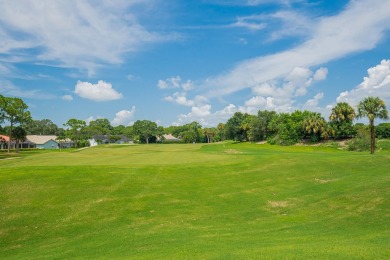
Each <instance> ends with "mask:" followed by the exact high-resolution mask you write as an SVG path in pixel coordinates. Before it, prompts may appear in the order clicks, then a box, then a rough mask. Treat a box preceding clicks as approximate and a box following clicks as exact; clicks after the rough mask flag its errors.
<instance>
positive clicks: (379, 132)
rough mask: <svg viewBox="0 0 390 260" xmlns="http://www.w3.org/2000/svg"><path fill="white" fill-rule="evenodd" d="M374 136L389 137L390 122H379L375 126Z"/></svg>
mask: <svg viewBox="0 0 390 260" xmlns="http://www.w3.org/2000/svg"><path fill="white" fill-rule="evenodd" d="M375 136H376V137H378V138H379V139H386V138H390V123H381V124H379V125H377V126H376V127H375Z"/></svg>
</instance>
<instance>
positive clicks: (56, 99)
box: [0, 0, 390, 126]
mask: <svg viewBox="0 0 390 260" xmlns="http://www.w3.org/2000/svg"><path fill="white" fill-rule="evenodd" d="M0 7H1V8H0V94H1V95H4V96H12V97H20V98H22V99H23V100H24V101H25V102H26V103H27V104H28V106H29V110H30V111H31V113H32V116H33V118H34V119H45V118H48V119H51V120H52V121H53V122H55V123H56V124H58V125H59V126H62V124H64V123H66V121H67V120H68V119H70V118H77V119H81V120H85V121H90V120H94V119H97V118H107V119H109V120H110V121H111V123H112V124H113V125H131V124H132V123H133V122H135V121H136V120H144V119H147V120H152V121H154V122H157V123H158V124H159V125H163V126H169V125H180V124H186V123H189V122H192V121H197V122H199V123H200V124H202V125H203V126H215V125H217V124H218V123H221V122H222V123H225V122H226V121H227V119H229V118H230V117H231V116H232V115H233V114H234V113H235V112H237V111H240V112H246V113H251V114H256V113H257V111H258V110H265V109H267V110H275V111H277V112H292V111H294V110H297V109H300V110H304V109H308V110H311V111H318V112H320V113H322V115H323V116H324V117H327V116H328V115H329V111H330V110H331V108H332V107H333V106H334V105H335V104H336V103H337V102H348V103H350V104H351V105H353V106H355V105H356V104H357V103H358V102H359V101H360V100H362V99H363V98H365V97H367V96H379V97H381V98H382V99H384V100H385V102H386V104H387V106H388V107H390V12H389V11H388V10H390V1H387V0H386V1H384V0H337V1H328V0H272V1H271V0H197V1H195V0H188V1H182V0H170V1H164V0H112V1H110V0H90V1H87V0H57V1H51V0H14V1H8V0H0Z"/></svg>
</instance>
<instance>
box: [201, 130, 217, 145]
mask: <svg viewBox="0 0 390 260" xmlns="http://www.w3.org/2000/svg"><path fill="white" fill-rule="evenodd" d="M203 134H204V135H205V136H206V139H207V143H212V142H214V137H215V136H216V135H217V134H218V129H217V128H215V127H209V128H204V129H203Z"/></svg>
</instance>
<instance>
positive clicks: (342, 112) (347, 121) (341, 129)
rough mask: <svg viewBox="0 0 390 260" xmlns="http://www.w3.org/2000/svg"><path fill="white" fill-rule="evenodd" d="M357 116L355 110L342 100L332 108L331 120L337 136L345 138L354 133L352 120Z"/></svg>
mask: <svg viewBox="0 0 390 260" xmlns="http://www.w3.org/2000/svg"><path fill="white" fill-rule="evenodd" d="M355 117H356V113H355V110H354V109H353V108H352V107H351V106H350V105H349V104H348V103H345V102H340V103H337V104H336V106H335V107H334V108H332V112H331V114H330V116H329V120H330V121H331V125H332V126H333V128H334V130H335V132H336V136H335V137H336V138H345V137H350V136H351V135H352V132H353V126H352V121H353V119H354V118H355Z"/></svg>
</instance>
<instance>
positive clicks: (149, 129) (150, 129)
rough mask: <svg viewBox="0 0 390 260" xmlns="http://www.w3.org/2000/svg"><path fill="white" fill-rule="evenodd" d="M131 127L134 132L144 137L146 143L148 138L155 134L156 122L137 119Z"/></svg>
mask: <svg viewBox="0 0 390 260" xmlns="http://www.w3.org/2000/svg"><path fill="white" fill-rule="evenodd" d="M133 128H134V133H135V134H136V135H139V136H140V137H141V138H144V139H145V141H146V143H147V144H149V140H150V138H152V137H153V136H156V134H157V124H156V123H155V122H152V121H149V120H137V121H136V122H135V123H134V125H133Z"/></svg>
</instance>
